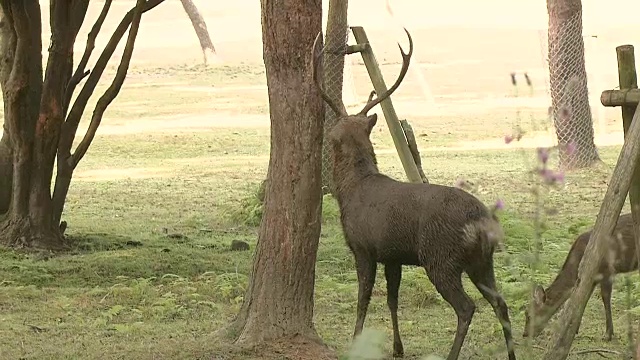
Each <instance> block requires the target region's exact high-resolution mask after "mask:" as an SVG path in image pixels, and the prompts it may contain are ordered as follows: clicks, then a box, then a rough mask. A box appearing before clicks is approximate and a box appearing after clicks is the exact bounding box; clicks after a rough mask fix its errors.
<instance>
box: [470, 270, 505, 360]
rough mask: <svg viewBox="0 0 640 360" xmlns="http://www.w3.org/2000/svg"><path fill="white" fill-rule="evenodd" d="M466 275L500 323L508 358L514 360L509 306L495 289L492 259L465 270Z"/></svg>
mask: <svg viewBox="0 0 640 360" xmlns="http://www.w3.org/2000/svg"><path fill="white" fill-rule="evenodd" d="M467 275H469V278H470V279H471V281H472V282H473V284H474V285H475V286H476V287H477V288H478V290H479V291H480V293H481V294H482V296H483V297H484V298H485V299H486V300H487V301H488V302H489V304H491V307H492V308H493V312H494V313H495V314H496V317H497V318H498V320H499V321H500V325H502V332H503V333H504V340H505V342H506V343H507V352H508V353H509V360H515V359H516V355H515V351H514V349H513V345H514V344H513V335H512V332H511V321H510V320H509V308H508V307H507V304H506V303H505V301H504V298H503V297H502V295H500V293H499V292H498V290H497V287H496V278H495V274H494V271H493V259H491V258H490V259H489V260H488V261H484V263H483V264H478V265H475V266H473V267H472V268H470V269H469V270H467Z"/></svg>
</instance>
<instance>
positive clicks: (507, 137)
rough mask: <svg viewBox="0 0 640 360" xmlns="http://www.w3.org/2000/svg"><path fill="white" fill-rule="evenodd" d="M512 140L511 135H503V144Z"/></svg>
mask: <svg viewBox="0 0 640 360" xmlns="http://www.w3.org/2000/svg"><path fill="white" fill-rule="evenodd" d="M512 141H513V135H505V136H504V143H505V144H509V143H510V142H512Z"/></svg>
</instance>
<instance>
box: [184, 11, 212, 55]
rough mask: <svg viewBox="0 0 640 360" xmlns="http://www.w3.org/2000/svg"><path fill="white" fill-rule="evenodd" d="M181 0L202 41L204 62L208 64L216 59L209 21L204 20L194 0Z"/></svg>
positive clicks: (199, 39)
mask: <svg viewBox="0 0 640 360" xmlns="http://www.w3.org/2000/svg"><path fill="white" fill-rule="evenodd" d="M180 2H181V3H182V7H183V8H184V11H185V12H186V13H187V15H188V16H189V20H191V25H193V30H195V32H196V35H197V36H198V41H200V47H201V48H202V55H203V57H204V64H205V65H207V64H208V63H209V62H211V60H215V59H216V48H215V47H214V46H213V42H212V41H211V36H209V30H208V29H207V23H206V22H205V21H204V18H203V17H202V15H200V11H198V8H197V7H196V5H195V4H194V3H193V1H192V0H180Z"/></svg>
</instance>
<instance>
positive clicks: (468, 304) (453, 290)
mask: <svg viewBox="0 0 640 360" xmlns="http://www.w3.org/2000/svg"><path fill="white" fill-rule="evenodd" d="M426 270H427V276H428V277H429V280H431V282H432V283H433V286H435V288H436V290H437V291H438V292H439V293H440V295H442V297H443V298H444V299H445V300H446V301H447V302H448V303H449V305H451V307H452V308H453V310H454V311H455V312H456V315H457V317H458V327H457V328H456V337H455V338H454V340H453V345H452V346H451V350H449V355H448V356H447V360H456V359H458V356H459V355H460V349H462V344H463V343H464V338H465V337H466V336H467V331H468V330H469V324H471V319H472V318H473V313H474V312H475V310H476V305H475V304H474V303H473V300H471V298H470V297H469V295H467V293H466V292H465V291H464V287H463V286H462V271H461V270H460V269H446V268H445V269H442V268H438V267H433V266H427V267H426Z"/></svg>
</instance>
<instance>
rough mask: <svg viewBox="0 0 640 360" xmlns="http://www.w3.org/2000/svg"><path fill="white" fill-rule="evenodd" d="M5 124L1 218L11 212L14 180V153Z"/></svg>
mask: <svg viewBox="0 0 640 360" xmlns="http://www.w3.org/2000/svg"><path fill="white" fill-rule="evenodd" d="M6 126H7V124H6V123H5V124H4V126H3V131H2V139H0V216H2V215H3V214H5V213H6V212H7V211H8V210H9V203H10V202H11V187H12V186H11V180H12V178H13V152H12V151H11V138H10V137H9V131H8V130H7V129H6Z"/></svg>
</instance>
